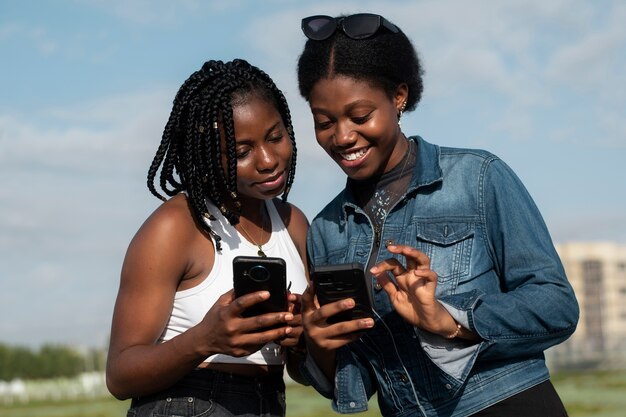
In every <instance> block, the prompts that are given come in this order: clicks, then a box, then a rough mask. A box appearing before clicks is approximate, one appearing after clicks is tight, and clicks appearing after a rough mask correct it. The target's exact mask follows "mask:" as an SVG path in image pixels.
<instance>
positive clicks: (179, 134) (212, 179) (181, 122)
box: [148, 59, 296, 250]
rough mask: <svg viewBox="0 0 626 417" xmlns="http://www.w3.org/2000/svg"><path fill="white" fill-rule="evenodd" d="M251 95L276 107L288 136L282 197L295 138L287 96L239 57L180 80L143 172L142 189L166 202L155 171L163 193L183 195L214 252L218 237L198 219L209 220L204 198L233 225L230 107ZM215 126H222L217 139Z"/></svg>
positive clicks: (234, 160) (236, 216)
mask: <svg viewBox="0 0 626 417" xmlns="http://www.w3.org/2000/svg"><path fill="white" fill-rule="evenodd" d="M252 95H258V96H259V97H261V98H263V99H266V100H267V101H268V102H269V103H272V104H274V105H275V106H276V108H277V109H278V112H279V113H280V115H281V117H282V119H283V123H284V124H285V127H286V129H287V132H288V134H289V138H290V139H291V146H292V156H291V166H290V168H289V173H288V176H287V184H286V186H285V190H284V191H283V194H282V200H283V201H286V200H287V196H288V194H289V191H290V189H291V185H292V183H293V178H294V175H295V171H296V142H295V137H294V132H293V126H292V123H291V113H290V111H289V107H288V105H287V100H286V99H285V96H284V95H283V93H282V92H281V91H280V90H279V89H278V87H276V85H275V84H274V81H273V80H272V79H271V78H270V77H269V75H267V74H266V73H265V72H264V71H262V70H261V69H259V68H257V67H255V66H253V65H251V64H249V63H248V62H246V61H245V60H242V59H235V60H233V61H230V62H226V63H224V62H222V61H213V60H211V61H207V62H205V63H204V65H203V66H202V68H201V69H200V70H198V71H196V72H194V73H193V74H191V76H189V78H188V79H187V80H186V81H185V82H184V83H183V85H182V86H181V87H180V89H179V90H178V93H177V94H176V97H175V98H174V103H173V106H172V111H171V113H170V117H169V119H168V121H167V124H166V125H165V129H164V131H163V137H162V139H161V144H160V145H159V148H158V149H157V152H156V155H155V156H154V159H153V160H152V164H151V165H150V169H149V170H148V189H149V190H150V192H151V193H152V194H153V195H155V196H156V197H157V198H160V199H161V200H163V201H166V200H167V197H165V196H164V195H163V194H161V193H160V192H159V191H157V189H156V188H155V179H156V177H157V173H158V172H159V169H160V174H159V186H160V189H161V190H162V191H163V193H165V194H166V195H168V196H174V195H176V194H178V193H179V192H181V191H185V192H186V193H187V201H188V203H189V208H190V210H191V214H192V216H193V218H194V220H195V221H196V223H197V224H198V226H199V227H200V228H201V230H203V231H204V232H206V233H208V234H209V235H210V236H212V237H213V239H214V241H215V246H216V249H217V250H221V245H220V240H221V237H220V236H219V235H217V234H216V233H215V232H214V231H213V230H212V229H211V227H210V226H209V224H208V222H206V221H205V220H204V218H207V219H209V220H215V218H214V217H212V216H211V215H210V214H209V213H208V211H207V206H206V199H208V200H210V201H211V202H212V203H213V204H214V205H215V206H216V207H218V208H219V209H220V211H221V213H222V214H223V215H224V217H225V218H226V219H227V220H228V222H229V223H230V224H232V225H233V226H234V225H236V224H237V223H239V209H240V207H241V203H240V201H239V197H238V192H237V158H236V154H235V149H236V148H235V129H234V124H233V107H237V106H238V105H241V104H243V103H245V101H246V98H248V97H250V96H252ZM218 123H219V124H218ZM219 126H221V127H222V128H223V133H224V137H223V138H222V137H220V129H219ZM221 140H224V142H225V145H226V161H227V166H226V167H223V166H222V156H221V151H220V143H221Z"/></svg>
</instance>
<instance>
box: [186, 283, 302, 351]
mask: <svg viewBox="0 0 626 417" xmlns="http://www.w3.org/2000/svg"><path fill="white" fill-rule="evenodd" d="M269 296H270V294H269V292H268V291H257V292H253V293H250V294H246V295H243V296H241V297H238V298H235V295H234V290H230V291H228V292H227V293H225V294H222V295H221V296H220V297H219V298H218V299H217V301H216V302H215V304H214V305H213V307H211V309H210V310H209V311H208V312H207V314H206V315H205V317H204V319H203V320H202V322H201V323H200V324H199V325H198V327H199V328H200V329H201V332H202V335H201V337H202V339H201V340H205V341H206V343H207V345H206V353H207V356H210V355H212V354H217V353H222V354H226V355H230V356H236V357H241V356H246V355H250V354H252V353H254V352H256V351H257V350H259V349H261V348H262V347H263V346H264V345H266V344H267V343H269V342H272V341H274V340H280V339H283V338H285V337H287V335H289V334H290V333H291V332H292V330H293V329H292V328H291V327H290V326H289V325H287V322H289V321H290V320H293V318H294V317H293V314H292V313H290V312H288V311H283V312H278V313H266V314H261V315H258V316H253V317H243V316H242V313H243V312H244V310H246V309H247V308H249V307H251V306H253V305H255V304H257V303H260V302H261V301H264V300H267V299H268V298H269ZM277 324H278V325H280V324H283V326H280V327H278V328H275V329H267V328H268V327H272V326H274V325H277Z"/></svg>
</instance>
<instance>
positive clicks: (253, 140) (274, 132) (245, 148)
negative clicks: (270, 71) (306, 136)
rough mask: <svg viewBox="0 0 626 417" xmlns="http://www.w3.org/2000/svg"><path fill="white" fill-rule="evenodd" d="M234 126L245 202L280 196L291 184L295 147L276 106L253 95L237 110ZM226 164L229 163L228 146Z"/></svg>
mask: <svg viewBox="0 0 626 417" xmlns="http://www.w3.org/2000/svg"><path fill="white" fill-rule="evenodd" d="M233 123H234V129H235V141H236V156H237V191H238V192H239V195H240V197H241V199H242V200H245V198H246V197H248V198H254V199H260V200H267V199H271V198H274V197H276V196H278V195H280V194H281V193H282V192H283V191H284V189H285V185H286V183H287V174H288V170H289V167H290V163H291V155H292V147H291V139H290V138H289V134H288V132H287V129H286V128H285V125H284V123H283V119H282V117H281V116H280V113H279V112H278V110H277V109H276V107H275V105H274V104H273V103H271V102H269V101H268V100H267V99H264V98H262V97H260V96H259V95H257V94H252V95H250V96H249V97H247V98H246V99H245V101H243V102H242V103H240V104H237V105H236V106H235V107H234V108H233ZM222 137H224V136H223V135H222ZM222 164H223V165H224V166H226V164H227V162H226V155H225V148H224V144H222ZM244 207H245V204H244Z"/></svg>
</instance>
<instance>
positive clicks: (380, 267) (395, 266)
mask: <svg viewBox="0 0 626 417" xmlns="http://www.w3.org/2000/svg"><path fill="white" fill-rule="evenodd" d="M370 272H371V273H372V274H374V275H376V276H378V275H380V274H382V273H383V272H391V273H392V274H393V275H394V276H396V277H397V276H398V275H402V274H404V273H405V272H406V268H405V267H404V266H402V264H401V263H400V261H398V260H397V259H395V258H387V259H385V260H384V261H382V262H379V263H377V264H376V265H374V266H373V267H372V268H371V269H370Z"/></svg>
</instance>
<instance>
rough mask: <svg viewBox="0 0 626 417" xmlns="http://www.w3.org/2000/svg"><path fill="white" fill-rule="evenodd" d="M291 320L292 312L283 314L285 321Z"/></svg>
mask: <svg viewBox="0 0 626 417" xmlns="http://www.w3.org/2000/svg"><path fill="white" fill-rule="evenodd" d="M289 320H293V314H291V313H287V314H285V321H289Z"/></svg>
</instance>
